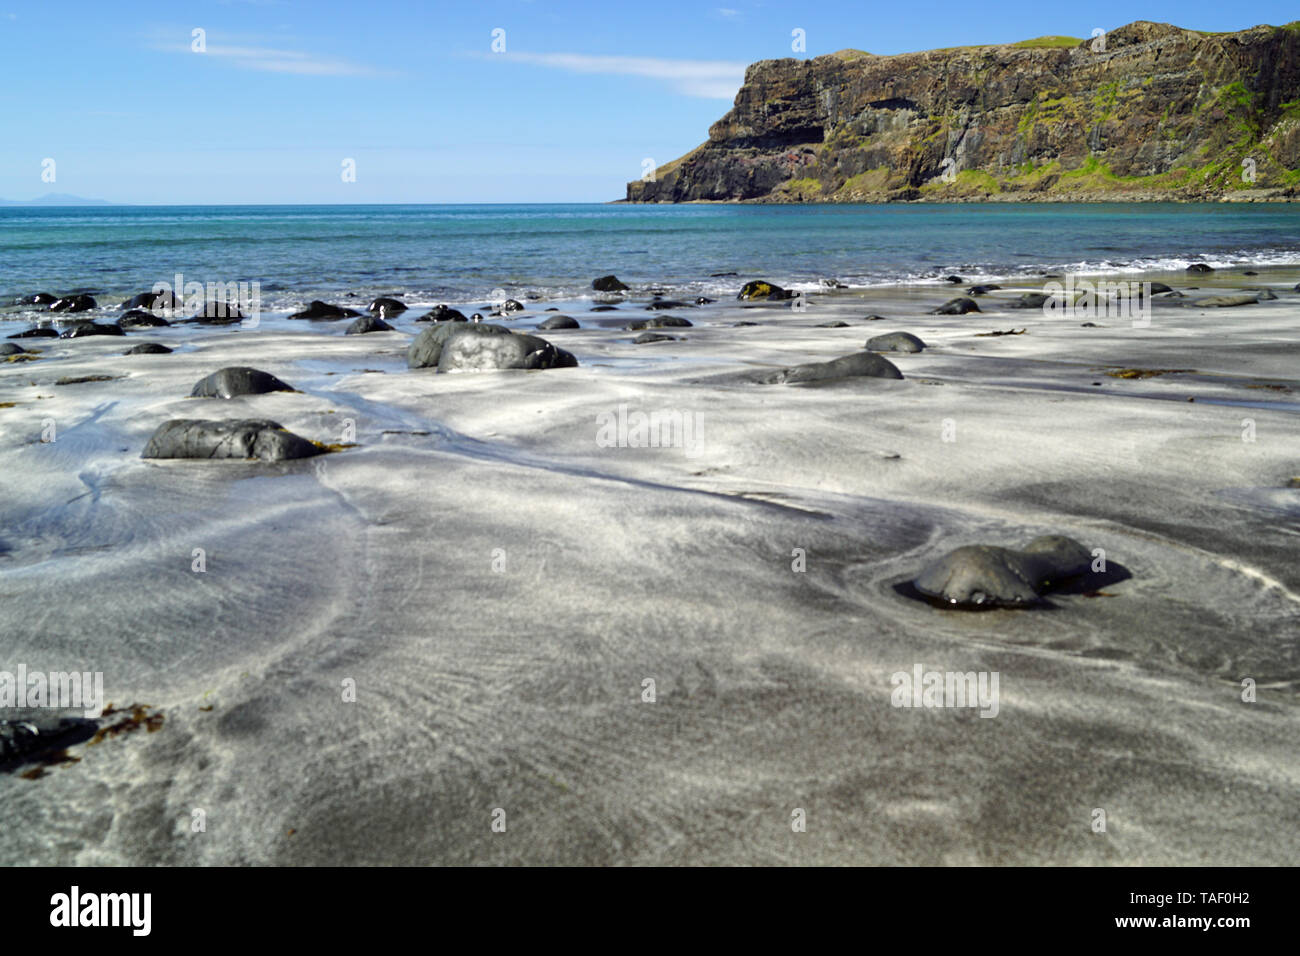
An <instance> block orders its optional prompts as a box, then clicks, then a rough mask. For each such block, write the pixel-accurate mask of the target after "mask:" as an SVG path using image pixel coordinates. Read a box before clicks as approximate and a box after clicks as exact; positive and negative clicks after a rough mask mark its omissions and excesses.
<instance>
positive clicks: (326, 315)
mask: <svg viewBox="0 0 1300 956" xmlns="http://www.w3.org/2000/svg"><path fill="white" fill-rule="evenodd" d="M360 314H361V313H360V312H358V311H357V310H356V309H347V308H344V307H343V306H341V305H330V304H329V303H328V302H322V301H321V300H320V299H312V301H311V304H310V305H309V306H307V308H305V309H303V310H302V311H301V312H295V313H294V314H293V315H291V316H289V318H291V319H316V320H326V319H355V318H356V317H357V316H358V315H360Z"/></svg>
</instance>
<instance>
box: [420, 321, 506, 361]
mask: <svg viewBox="0 0 1300 956" xmlns="http://www.w3.org/2000/svg"><path fill="white" fill-rule="evenodd" d="M462 329H476V330H477V332H476V333H475V334H476V335H513V334H514V333H513V332H511V331H510V330H509V329H507V328H506V327H505V326H504V325H493V324H492V323H490V322H466V323H460V322H436V323H434V324H433V325H432V326H431V327H429V328H427V329H425V330H424V331H423V332H421V333H420V334H419V335H417V336H416V337H415V341H414V342H412V343H411V345H410V347H409V348H408V349H407V350H406V364H407V365H408V366H409V367H410V368H437V366H438V361H439V359H441V358H442V347H443V345H444V344H445V343H446V341H447V339H449V338H451V336H452V335H453V334H454V333H456V332H458V331H460V330H462Z"/></svg>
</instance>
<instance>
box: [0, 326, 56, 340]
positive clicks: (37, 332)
mask: <svg viewBox="0 0 1300 956" xmlns="http://www.w3.org/2000/svg"><path fill="white" fill-rule="evenodd" d="M5 337H6V338H10V339H57V338H58V337H59V330H58V329H52V328H50V327H49V326H48V325H38V326H36V327H34V328H30V329H23V331H21V332H15V333H14V334H13V335H8V336H5Z"/></svg>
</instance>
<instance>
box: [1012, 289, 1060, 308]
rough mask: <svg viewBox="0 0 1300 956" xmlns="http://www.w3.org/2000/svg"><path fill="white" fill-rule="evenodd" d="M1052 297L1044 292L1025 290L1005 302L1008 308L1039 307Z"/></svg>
mask: <svg viewBox="0 0 1300 956" xmlns="http://www.w3.org/2000/svg"><path fill="white" fill-rule="evenodd" d="M1051 301H1052V297H1051V296H1050V295H1048V294H1047V293H1045V292H1026V293H1024V294H1023V295H1021V296H1020V297H1019V298H1018V299H1012V300H1011V301H1010V302H1008V303H1007V308H1008V309H1041V308H1042V307H1043V305H1044V304H1045V303H1047V302H1051Z"/></svg>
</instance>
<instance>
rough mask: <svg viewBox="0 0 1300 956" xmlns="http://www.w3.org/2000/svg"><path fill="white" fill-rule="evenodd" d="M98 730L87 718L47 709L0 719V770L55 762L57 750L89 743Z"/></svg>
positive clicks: (58, 756)
mask: <svg viewBox="0 0 1300 956" xmlns="http://www.w3.org/2000/svg"><path fill="white" fill-rule="evenodd" d="M98 729H99V722H98V721H96V720H93V719H91V718H89V717H65V716H62V715H60V714H57V713H52V712H50V711H48V710H47V711H40V712H37V711H29V710H28V709H26V708H24V711H23V712H22V716H21V717H19V718H18V719H13V720H10V719H5V720H0V769H5V770H8V769H11V768H15V767H17V766H19V765H20V764H23V763H28V762H38V761H42V760H53V761H55V762H57V761H59V760H60V759H61V758H60V751H63V750H66V749H67V748H68V747H71V746H73V745H74V744H79V743H81V742H83V741H85V740H89V739H90V738H91V737H93V736H94V735H95V731H97V730H98ZM37 776H40V774H39V773H37ZM29 779H35V778H34V777H32V778H29Z"/></svg>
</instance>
